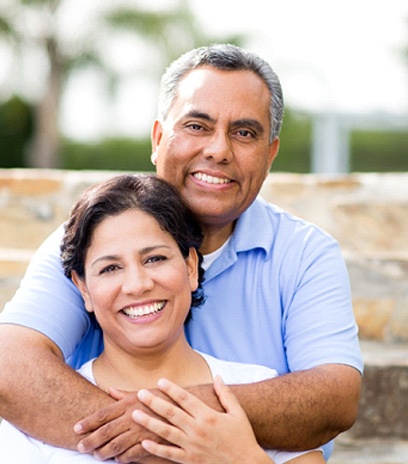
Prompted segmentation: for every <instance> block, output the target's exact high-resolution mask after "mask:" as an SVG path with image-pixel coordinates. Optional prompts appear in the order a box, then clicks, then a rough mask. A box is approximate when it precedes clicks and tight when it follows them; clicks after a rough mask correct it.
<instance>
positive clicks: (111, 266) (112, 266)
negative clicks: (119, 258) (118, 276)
mask: <svg viewBox="0 0 408 464" xmlns="http://www.w3.org/2000/svg"><path fill="white" fill-rule="evenodd" d="M116 269H119V266H117V265H116V264H109V266H105V267H104V268H102V269H101V270H100V274H108V273H110V272H113V271H116Z"/></svg>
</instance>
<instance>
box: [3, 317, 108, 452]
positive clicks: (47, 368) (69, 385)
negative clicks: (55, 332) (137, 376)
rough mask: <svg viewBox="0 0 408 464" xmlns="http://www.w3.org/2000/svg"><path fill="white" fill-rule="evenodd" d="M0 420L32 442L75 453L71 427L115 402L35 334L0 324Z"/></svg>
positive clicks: (56, 349)
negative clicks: (48, 444)
mask: <svg viewBox="0 0 408 464" xmlns="http://www.w3.org/2000/svg"><path fill="white" fill-rule="evenodd" d="M0 372H1V375H0V416H2V417H4V418H5V419H7V420H8V421H10V422H11V423H13V424H14V425H16V426H17V427H19V428H20V429H22V430H24V431H25V432H27V433H28V434H30V435H32V436H34V437H35V438H38V439H41V440H42V441H45V442H47V443H50V444H53V445H56V446H60V447H64V448H71V449H76V447H77V442H78V435H77V434H75V433H74V431H73V425H74V424H75V422H76V421H78V420H79V419H80V418H82V417H84V416H86V415H88V414H91V413H92V412H94V411H96V410H98V409H99V408H102V407H104V406H107V405H109V404H111V403H114V402H115V401H114V400H113V399H112V398H110V397H109V396H108V395H107V394H106V393H104V392H103V391H102V390H100V389H99V388H97V387H95V386H94V385H92V384H91V383H90V382H88V381H87V380H86V379H84V378H83V377H82V376H81V375H79V374H77V373H76V372H75V371H74V370H73V369H71V368H70V367H68V366H67V365H66V364H65V363H64V362H63V360H62V355H61V352H60V351H59V349H58V348H57V347H56V345H55V344H54V343H53V342H51V341H50V340H49V339H48V338H47V337H45V336H44V335H42V334H40V333H39V332H37V331H34V330H31V329H28V328H25V327H22V326H18V325H12V324H0Z"/></svg>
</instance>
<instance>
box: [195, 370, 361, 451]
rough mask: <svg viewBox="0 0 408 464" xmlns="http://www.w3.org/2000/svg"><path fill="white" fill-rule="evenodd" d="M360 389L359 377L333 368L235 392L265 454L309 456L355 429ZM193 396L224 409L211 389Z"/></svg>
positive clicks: (241, 387) (199, 390) (200, 389)
mask: <svg viewBox="0 0 408 464" xmlns="http://www.w3.org/2000/svg"><path fill="white" fill-rule="evenodd" d="M360 385H361V375H360V373H359V372H358V371H356V370H355V369H353V368H352V367H348V366H343V365H334V364H333V365H325V366H321V367H317V368H314V369H310V370H307V371H300V372H295V373H291V374H287V375H283V376H280V377H276V378H274V379H270V380H265V381H262V382H257V383H253V384H245V385H235V386H231V388H232V391H233V392H234V394H235V395H236V396H237V398H238V400H239V402H240V404H241V406H242V407H243V409H244V410H245V412H246V414H247V415H248V418H249V420H250V422H251V424H252V427H253V429H254V432H255V435H256V437H257V439H258V441H259V443H261V444H262V445H263V446H264V447H265V448H273V449H286V450H307V449H312V448H316V447H318V446H321V445H322V444H324V443H327V442H328V441H330V440H331V439H333V438H334V437H335V436H337V435H338V434H339V433H341V432H343V431H345V430H347V429H348V428H350V427H351V426H352V424H353V423H354V421H355V419H356V415H357V410H358V400H359V394H360ZM189 390H190V391H191V392H192V393H193V394H195V395H196V396H198V397H199V398H200V399H201V400H203V401H205V402H206V403H207V404H208V405H209V406H212V407H213V408H215V409H217V410H219V409H220V405H219V404H218V402H217V400H216V398H215V395H214V392H213V391H211V390H212V389H211V388H209V387H208V386H207V387H205V386H200V387H192V388H190V389H189Z"/></svg>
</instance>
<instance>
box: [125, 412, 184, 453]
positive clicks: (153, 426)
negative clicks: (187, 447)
mask: <svg viewBox="0 0 408 464" xmlns="http://www.w3.org/2000/svg"><path fill="white" fill-rule="evenodd" d="M132 418H133V420H134V421H135V422H136V423H138V424H139V425H142V426H143V427H144V428H145V429H146V430H149V431H150V432H152V433H154V434H155V435H157V436H158V437H160V438H163V439H164V440H166V441H167V442H169V443H172V444H173V445H177V446H181V445H182V444H183V443H184V441H185V436H186V434H185V433H184V432H183V431H182V430H180V429H178V428H177V427H174V426H173V425H171V424H168V423H165V422H163V421H162V420H160V419H156V418H154V417H151V416H149V414H146V413H144V412H143V411H140V410H138V409H137V410H136V411H133V413H132Z"/></svg>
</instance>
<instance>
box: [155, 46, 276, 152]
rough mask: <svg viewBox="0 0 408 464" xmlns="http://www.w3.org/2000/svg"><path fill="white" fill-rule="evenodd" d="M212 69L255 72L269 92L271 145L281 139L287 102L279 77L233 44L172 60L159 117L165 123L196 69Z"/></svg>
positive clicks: (201, 49) (164, 80)
mask: <svg viewBox="0 0 408 464" xmlns="http://www.w3.org/2000/svg"><path fill="white" fill-rule="evenodd" d="M201 66H211V67H213V68H216V69H219V70H221V71H240V70H245V71H252V72H254V73H256V74H257V75H258V76H259V77H260V78H261V79H262V80H263V81H264V82H265V84H266V86H267V87H268V89H269V92H270V95H271V98H270V102H269V113H270V122H271V127H270V133H271V135H270V143H272V142H273V141H274V140H275V138H276V137H278V136H279V133H280V130H281V126H282V120H283V114H284V103H283V93H282V87H281V84H280V82H279V77H278V76H277V74H276V73H275V71H274V70H273V69H272V68H271V66H270V65H269V64H268V63H267V62H266V61H265V60H263V59H262V58H260V57H259V56H257V55H256V54H255V53H251V52H248V51H246V50H243V49H242V48H240V47H237V46H235V45H230V44H214V45H209V46H204V47H199V48H195V49H193V50H190V51H189V52H187V53H185V54H184V55H182V56H181V57H180V58H178V59H177V60H175V61H173V62H172V63H171V64H170V66H169V67H168V68H167V69H166V71H165V73H164V74H163V77H162V80H161V85H160V94H159V117H160V118H161V119H162V120H163V121H164V120H165V119H166V118H167V116H168V113H169V111H170V109H171V106H172V104H173V102H174V100H175V99H176V97H177V90H178V85H179V83H180V81H181V80H182V79H183V77H184V76H185V75H186V74H187V73H188V72H190V71H192V70H193V69H196V68H199V67H201Z"/></svg>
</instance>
